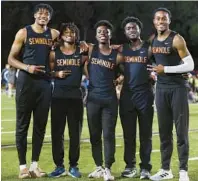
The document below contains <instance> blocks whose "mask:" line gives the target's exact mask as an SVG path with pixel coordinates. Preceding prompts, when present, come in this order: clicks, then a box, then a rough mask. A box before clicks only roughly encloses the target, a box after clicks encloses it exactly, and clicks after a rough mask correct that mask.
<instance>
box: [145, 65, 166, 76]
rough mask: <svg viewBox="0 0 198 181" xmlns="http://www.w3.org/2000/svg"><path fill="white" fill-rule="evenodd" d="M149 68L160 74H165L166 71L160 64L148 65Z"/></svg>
mask: <svg viewBox="0 0 198 181" xmlns="http://www.w3.org/2000/svg"><path fill="white" fill-rule="evenodd" d="M147 70H149V71H154V72H156V73H158V74H163V73H164V66H163V65H161V64H159V65H157V66H156V65H147Z"/></svg>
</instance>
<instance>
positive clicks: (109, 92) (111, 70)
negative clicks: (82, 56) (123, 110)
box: [88, 45, 118, 100]
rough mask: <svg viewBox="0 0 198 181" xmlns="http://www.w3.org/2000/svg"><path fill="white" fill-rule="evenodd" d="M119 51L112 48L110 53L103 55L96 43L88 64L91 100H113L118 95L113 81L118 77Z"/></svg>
mask: <svg viewBox="0 0 198 181" xmlns="http://www.w3.org/2000/svg"><path fill="white" fill-rule="evenodd" d="M117 53H118V52H117V51H116V50H112V51H111V53H110V54H109V55H103V54H102V53H100V50H99V48H98V46H96V45H94V48H93V51H92V54H91V57H90V60H89V64H88V72H89V86H88V91H89V92H88V99H89V100H90V99H93V100H112V99H113V98H115V97H116V90H115V86H114V83H113V81H114V80H115V78H116V59H117Z"/></svg>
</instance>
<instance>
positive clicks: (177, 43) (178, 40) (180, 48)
mask: <svg viewBox="0 0 198 181" xmlns="http://www.w3.org/2000/svg"><path fill="white" fill-rule="evenodd" d="M173 48H175V49H176V50H177V52H178V54H179V56H180V58H181V59H182V58H184V57H186V56H188V55H190V52H189V50H188V48H187V46H186V42H185V40H184V38H183V37H182V36H180V35H176V36H175V37H174V39H173Z"/></svg>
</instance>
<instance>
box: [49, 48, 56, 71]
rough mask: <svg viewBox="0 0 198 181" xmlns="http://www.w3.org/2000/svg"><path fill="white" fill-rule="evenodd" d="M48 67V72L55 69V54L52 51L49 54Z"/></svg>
mask: <svg viewBox="0 0 198 181" xmlns="http://www.w3.org/2000/svg"><path fill="white" fill-rule="evenodd" d="M49 65H50V70H51V71H54V67H55V52H54V51H51V52H50V55H49Z"/></svg>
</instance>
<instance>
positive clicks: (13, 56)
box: [8, 28, 27, 70]
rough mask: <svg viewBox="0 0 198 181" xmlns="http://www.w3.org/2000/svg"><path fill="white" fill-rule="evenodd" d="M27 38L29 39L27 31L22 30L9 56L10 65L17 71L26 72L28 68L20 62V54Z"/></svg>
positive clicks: (17, 35)
mask: <svg viewBox="0 0 198 181" xmlns="http://www.w3.org/2000/svg"><path fill="white" fill-rule="evenodd" d="M26 37H27V31H26V29H25V28H23V29H20V30H19V31H18V32H17V34H16V36H15V39H14V42H13V44H12V47H11V50H10V53H9V56H8V63H9V64H10V65H11V66H13V67H15V68H17V69H22V70H26V68H27V65H26V64H24V63H22V62H21V61H20V60H18V56H19V53H20V51H21V49H22V46H23V44H24V42H25V39H26Z"/></svg>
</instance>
